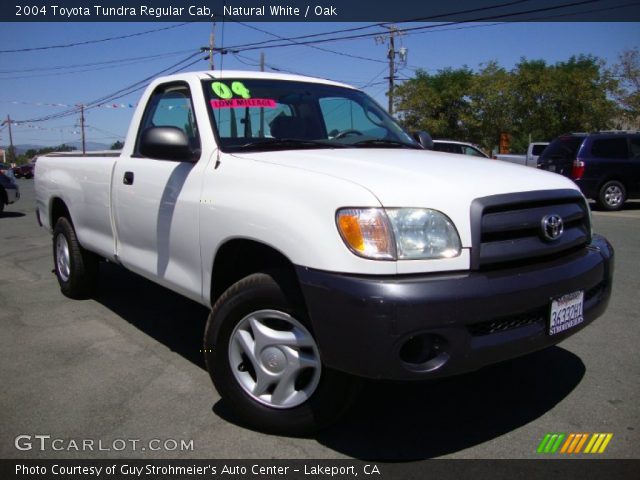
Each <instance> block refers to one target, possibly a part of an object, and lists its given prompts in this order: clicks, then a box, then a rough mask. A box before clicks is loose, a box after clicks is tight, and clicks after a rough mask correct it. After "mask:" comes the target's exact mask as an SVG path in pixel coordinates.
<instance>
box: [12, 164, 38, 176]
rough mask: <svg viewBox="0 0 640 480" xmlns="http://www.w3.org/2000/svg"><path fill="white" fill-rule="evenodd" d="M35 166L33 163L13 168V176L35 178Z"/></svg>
mask: <svg viewBox="0 0 640 480" xmlns="http://www.w3.org/2000/svg"><path fill="white" fill-rule="evenodd" d="M34 167H35V165H33V164H32V163H25V164H24V165H18V166H17V167H14V168H13V175H14V176H15V177H16V178H33V172H34V170H35V168H34Z"/></svg>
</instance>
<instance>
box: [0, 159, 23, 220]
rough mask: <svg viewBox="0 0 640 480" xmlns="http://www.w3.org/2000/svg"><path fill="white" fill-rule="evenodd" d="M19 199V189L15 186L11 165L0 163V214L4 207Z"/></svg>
mask: <svg viewBox="0 0 640 480" xmlns="http://www.w3.org/2000/svg"><path fill="white" fill-rule="evenodd" d="M19 198H20V188H18V184H16V180H15V177H14V176H13V170H12V169H11V165H7V164H6V163H0V213H2V212H3V211H4V207H5V205H9V204H11V203H14V202H16V201H17V200H18V199H19Z"/></svg>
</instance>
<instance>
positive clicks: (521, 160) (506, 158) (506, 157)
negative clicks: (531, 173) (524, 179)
mask: <svg viewBox="0 0 640 480" xmlns="http://www.w3.org/2000/svg"><path fill="white" fill-rule="evenodd" d="M547 145H549V142H531V143H530V144H529V147H527V153H525V154H520V155H519V154H514V153H498V154H496V155H495V157H494V158H495V159H496V160H502V161H503V162H511V163H517V164H518V165H525V166H527V167H534V168H535V167H537V166H538V158H539V157H540V155H541V154H542V152H544V149H545V148H546V147H547Z"/></svg>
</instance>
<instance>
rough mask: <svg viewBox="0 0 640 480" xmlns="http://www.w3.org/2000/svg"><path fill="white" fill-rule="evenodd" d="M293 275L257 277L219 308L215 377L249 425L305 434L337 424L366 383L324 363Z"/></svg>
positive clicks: (210, 331)
mask: <svg viewBox="0 0 640 480" xmlns="http://www.w3.org/2000/svg"><path fill="white" fill-rule="evenodd" d="M290 286H291V283H290V282H288V281H287V280H286V277H284V276H281V275H278V274H274V273H270V274H267V273H256V274H252V275H249V276H248V277H245V278H244V279H242V280H240V281H239V282H237V283H235V284H234V285H232V286H231V287H230V288H229V289H228V290H227V291H226V292H225V293H224V294H222V296H221V297H220V298H219V299H218V301H217V302H216V303H215V305H214V307H213V309H212V310H211V315H210V316H209V320H208V322H207V327H206V330H205V339H204V345H205V352H206V353H205V356H206V363H207V368H208V370H209V374H210V375H211V378H212V380H213V383H214V385H215V386H216V389H217V390H218V392H219V393H220V395H221V396H222V398H223V400H224V401H226V403H227V405H228V407H229V408H230V409H231V410H233V412H234V413H235V414H236V415H237V417H238V418H239V419H240V420H241V421H242V422H243V423H245V424H247V425H248V426H251V427H254V428H257V429H259V430H264V431H268V432H272V433H280V434H286V435H305V434H310V433H313V432H315V431H317V430H318V429H320V428H322V427H325V426H327V425H329V424H331V423H332V422H333V421H335V420H336V419H337V418H338V417H339V416H340V414H342V413H343V412H344V411H345V410H346V408H347V407H348V406H349V404H350V403H351V401H352V400H353V398H354V397H355V393H356V391H357V385H358V382H356V381H354V379H352V378H351V377H350V376H348V375H346V374H342V373H339V372H336V371H334V370H331V369H329V368H327V367H325V366H323V365H322V360H321V356H320V351H319V349H318V345H317V343H316V341H315V338H314V336H313V333H312V332H311V330H310V328H309V326H308V321H307V319H306V315H305V312H304V308H303V307H302V306H301V304H300V302H299V301H298V299H297V298H296V295H295V294H294V293H292V290H293V289H292V288H289V287H290Z"/></svg>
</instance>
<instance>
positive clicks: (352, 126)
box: [319, 97, 388, 138]
mask: <svg viewBox="0 0 640 480" xmlns="http://www.w3.org/2000/svg"><path fill="white" fill-rule="evenodd" d="M319 103H320V110H321V111H322V117H323V119H324V124H325V127H326V130H327V132H328V134H329V137H330V138H331V137H335V136H336V135H338V134H339V133H343V132H345V131H348V130H355V131H357V132H359V133H361V134H363V135H370V136H376V137H386V136H387V133H388V130H387V128H385V127H384V126H383V125H384V123H383V120H382V118H380V117H378V116H377V115H376V114H375V112H373V111H371V110H369V112H365V111H364V109H363V108H362V106H361V105H360V104H359V103H357V102H354V101H353V100H350V99H348V98H344V97H325V98H321V99H320V100H319Z"/></svg>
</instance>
